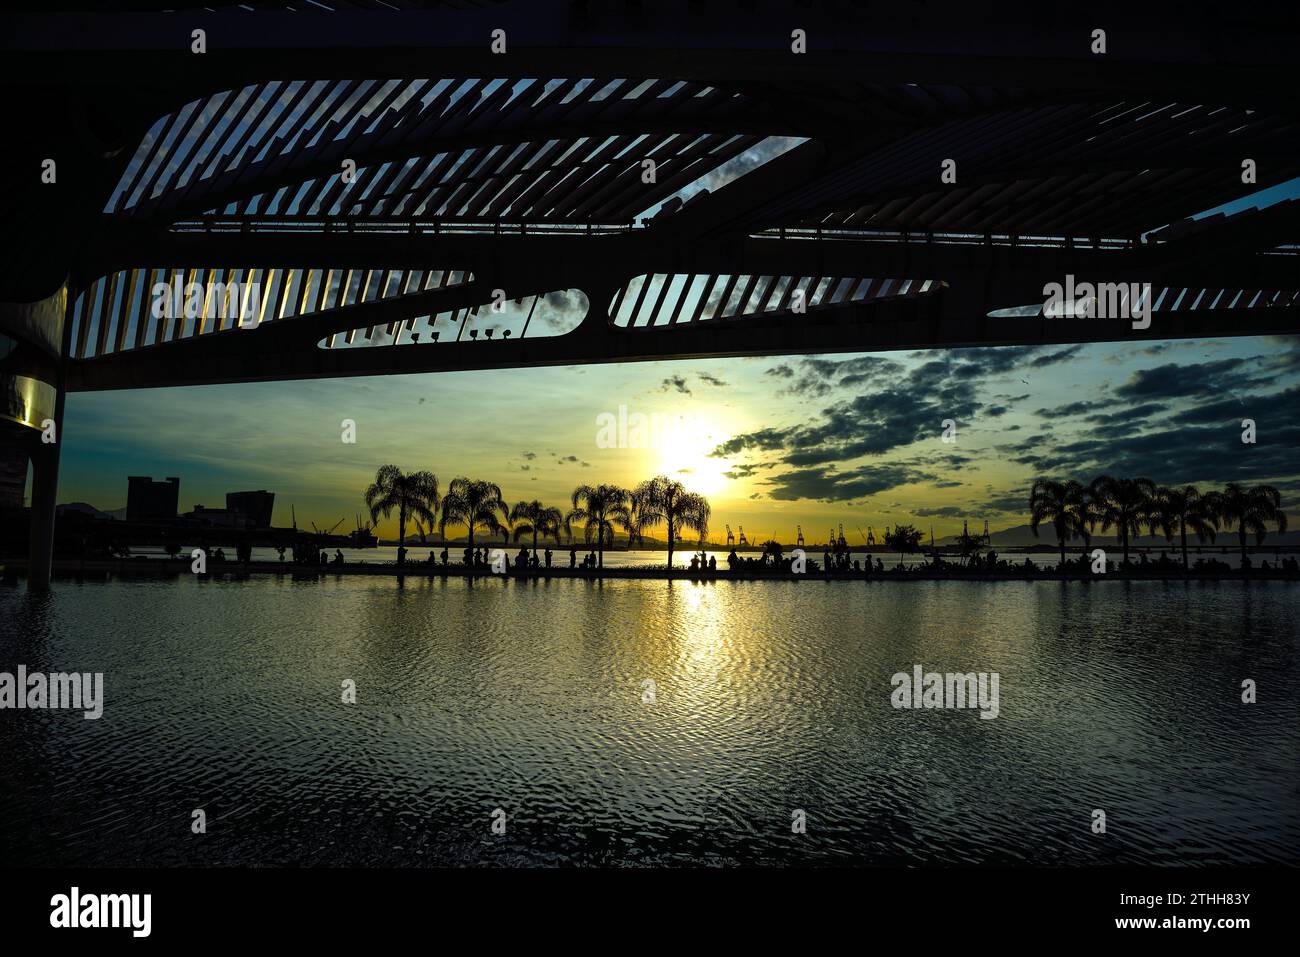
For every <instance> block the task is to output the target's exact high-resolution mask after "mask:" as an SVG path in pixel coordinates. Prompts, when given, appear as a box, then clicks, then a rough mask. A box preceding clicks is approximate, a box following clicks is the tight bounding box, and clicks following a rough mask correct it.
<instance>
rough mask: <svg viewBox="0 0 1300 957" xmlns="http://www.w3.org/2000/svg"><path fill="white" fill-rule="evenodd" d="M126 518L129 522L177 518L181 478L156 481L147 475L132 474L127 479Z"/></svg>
mask: <svg viewBox="0 0 1300 957" xmlns="http://www.w3.org/2000/svg"><path fill="white" fill-rule="evenodd" d="M126 483H127V485H126V520H127V521H128V522H154V521H159V520H163V521H170V520H174V519H175V518H176V503H177V502H178V501H179V500H180V494H181V480H180V479H179V478H169V479H167V480H166V481H164V482H155V481H154V480H153V479H152V478H150V477H149V476H147V475H131V476H128V477H127V480H126Z"/></svg>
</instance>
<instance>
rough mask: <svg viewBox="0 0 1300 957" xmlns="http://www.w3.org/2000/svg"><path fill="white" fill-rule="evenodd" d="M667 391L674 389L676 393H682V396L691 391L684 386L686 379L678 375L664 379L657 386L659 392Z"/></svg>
mask: <svg viewBox="0 0 1300 957" xmlns="http://www.w3.org/2000/svg"><path fill="white" fill-rule="evenodd" d="M669 389H676V390H677V391H678V392H680V393H682V395H690V394H691V389H690V387H689V386H688V385H687V384H686V379H685V378H684V377H682V376H679V375H674V376H669V377H668V378H667V379H664V381H663V383H662V384H661V385H660V386H659V390H660V391H661V392H667V391H668V390H669Z"/></svg>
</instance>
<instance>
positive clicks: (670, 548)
mask: <svg viewBox="0 0 1300 957" xmlns="http://www.w3.org/2000/svg"><path fill="white" fill-rule="evenodd" d="M673 531H674V529H673V520H672V519H671V518H670V519H668V567H669V568H670V569H671V568H672V567H673Z"/></svg>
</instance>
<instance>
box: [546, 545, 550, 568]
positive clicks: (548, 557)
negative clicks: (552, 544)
mask: <svg viewBox="0 0 1300 957" xmlns="http://www.w3.org/2000/svg"><path fill="white" fill-rule="evenodd" d="M546 567H547V568H550V567H551V550H550V549H549V548H548V549H547V550H546Z"/></svg>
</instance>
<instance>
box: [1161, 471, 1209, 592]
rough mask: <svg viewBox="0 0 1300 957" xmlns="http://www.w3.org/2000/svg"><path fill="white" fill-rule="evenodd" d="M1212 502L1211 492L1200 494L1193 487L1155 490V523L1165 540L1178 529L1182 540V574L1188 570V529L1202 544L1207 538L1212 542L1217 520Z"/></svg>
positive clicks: (1170, 537)
mask: <svg viewBox="0 0 1300 957" xmlns="http://www.w3.org/2000/svg"><path fill="white" fill-rule="evenodd" d="M1214 501H1215V500H1214V497H1213V493H1211V494H1210V495H1202V494H1201V490H1200V489H1198V488H1197V487H1196V486H1195V485H1184V486H1183V487H1182V488H1160V489H1157V490H1156V507H1157V512H1156V516H1157V517H1158V519H1159V521H1158V523H1157V524H1159V526H1160V528H1161V530H1162V531H1163V532H1164V533H1165V540H1166V541H1170V542H1172V541H1173V540H1174V529H1177V530H1178V533H1179V535H1180V536H1181V539H1182V549H1183V570H1184V571H1185V570H1186V569H1187V567H1188V565H1187V530H1188V529H1189V528H1190V529H1191V530H1192V531H1193V532H1194V533H1195V535H1196V539H1197V541H1201V542H1203V541H1205V540H1206V539H1207V538H1208V539H1209V540H1210V541H1211V542H1212V541H1214V533H1215V530H1216V529H1217V528H1218V525H1219V520H1218V519H1217V518H1216V517H1215V515H1214V507H1213V506H1214Z"/></svg>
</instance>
